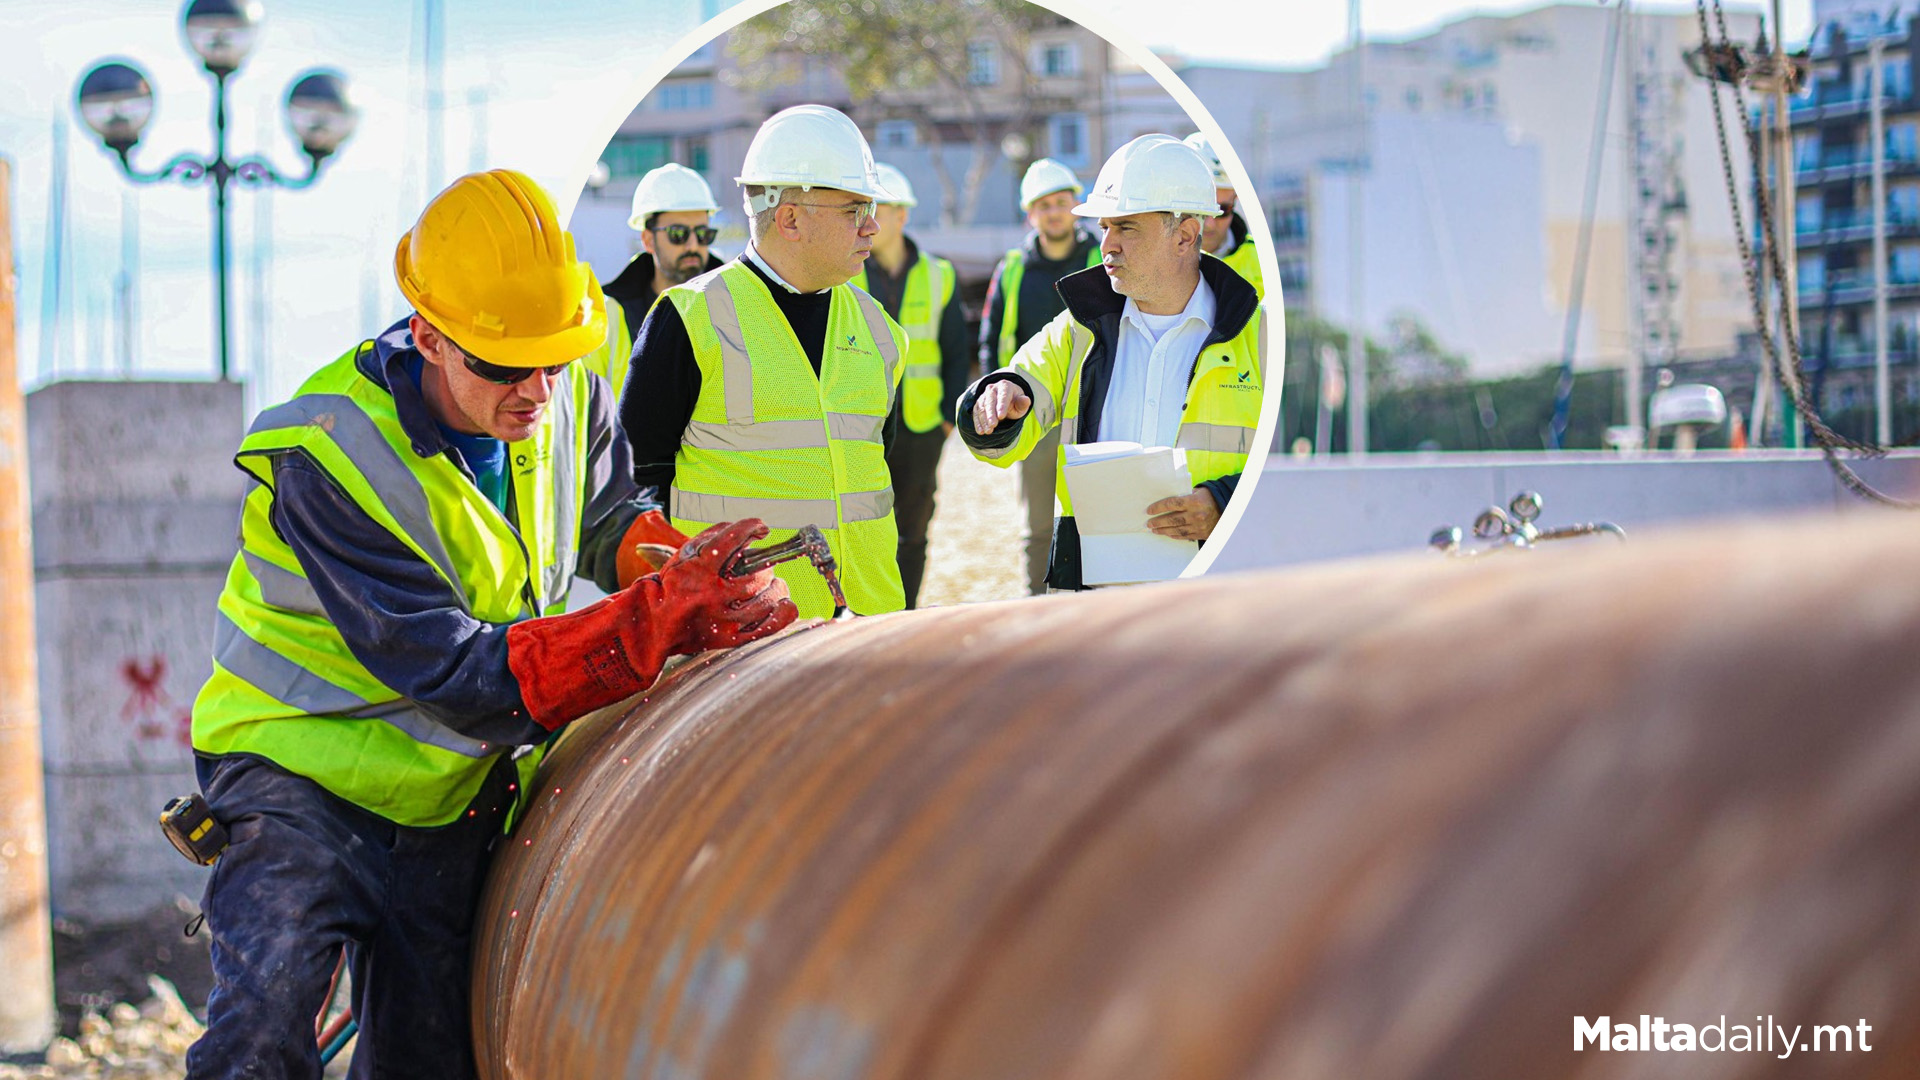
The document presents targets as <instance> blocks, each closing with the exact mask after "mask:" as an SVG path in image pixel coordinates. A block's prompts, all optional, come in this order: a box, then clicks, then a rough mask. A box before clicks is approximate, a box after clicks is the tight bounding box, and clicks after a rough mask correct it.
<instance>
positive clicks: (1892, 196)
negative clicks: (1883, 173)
mask: <svg viewBox="0 0 1920 1080" xmlns="http://www.w3.org/2000/svg"><path fill="white" fill-rule="evenodd" d="M1887 221H1888V222H1889V223H1891V224H1895V225H1911V224H1913V223H1915V222H1920V187H1914V186H1912V185H1910V184H1909V185H1902V186H1900V187H1896V188H1892V189H1890V190H1888V192H1887Z"/></svg>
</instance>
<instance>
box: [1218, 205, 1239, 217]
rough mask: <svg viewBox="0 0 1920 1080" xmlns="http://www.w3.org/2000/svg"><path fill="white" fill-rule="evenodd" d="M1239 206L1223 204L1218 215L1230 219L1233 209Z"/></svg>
mask: <svg viewBox="0 0 1920 1080" xmlns="http://www.w3.org/2000/svg"><path fill="white" fill-rule="evenodd" d="M1239 205H1240V204H1239V203H1238V202H1223V203H1221V204H1220V213H1221V215H1222V216H1227V217H1231V216H1232V214H1233V211H1234V208H1235V207H1237V206H1239Z"/></svg>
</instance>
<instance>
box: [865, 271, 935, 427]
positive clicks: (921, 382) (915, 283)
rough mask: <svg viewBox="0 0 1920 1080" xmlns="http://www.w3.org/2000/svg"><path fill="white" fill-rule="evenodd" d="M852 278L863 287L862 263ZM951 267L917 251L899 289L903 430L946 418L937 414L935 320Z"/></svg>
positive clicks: (927, 425) (925, 425)
mask: <svg viewBox="0 0 1920 1080" xmlns="http://www.w3.org/2000/svg"><path fill="white" fill-rule="evenodd" d="M854 284H855V285H856V286H858V287H859V288H861V289H862V290H863V291H864V290H865V288H866V284H867V272H866V270H865V268H864V267H863V268H862V269H861V271H860V274H859V276H858V277H856V278H855V279H854ZM953 287H954V276H953V268H952V266H951V265H949V264H948V263H947V262H946V261H945V260H944V259H941V258H939V257H937V256H933V255H927V254H925V253H922V254H921V255H920V257H919V258H917V259H915V260H914V262H913V266H912V267H910V268H909V269H908V270H907V279H906V281H904V282H903V283H902V284H901V290H900V328H901V329H903V330H905V331H906V332H907V360H906V363H907V370H906V375H905V377H904V378H903V379H902V381H901V386H900V420H901V422H902V423H904V424H905V425H906V426H907V430H908V431H912V432H915V433H918V434H924V433H926V432H929V431H932V430H934V429H935V428H937V427H939V426H940V424H941V422H942V421H943V420H946V419H949V418H948V417H944V416H942V415H941V414H940V405H941V399H943V398H944V397H946V383H945V381H944V380H943V379H942V378H941V374H940V366H941V364H940V361H941V355H940V320H941V318H942V317H943V316H944V315H945V314H946V308H947V304H948V302H949V301H951V299H952V294H953Z"/></svg>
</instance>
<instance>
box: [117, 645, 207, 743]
mask: <svg viewBox="0 0 1920 1080" xmlns="http://www.w3.org/2000/svg"><path fill="white" fill-rule="evenodd" d="M120 678H121V680H122V681H124V682H125V683H126V684H127V687H128V689H129V690H130V691H131V692H130V693H129V694H128V695H127V703H126V704H125V705H122V706H121V707H120V719H122V720H124V721H126V722H128V723H130V724H132V725H133V734H134V737H135V738H138V739H139V740H141V741H142V742H157V741H160V740H163V739H169V738H171V739H172V740H173V741H174V742H176V743H178V744H180V745H181V746H191V745H192V744H193V732H192V728H193V710H192V709H185V708H181V707H180V706H179V705H178V704H177V703H176V702H175V701H174V700H173V697H172V695H170V694H168V693H167V691H166V688H165V687H163V686H161V685H160V684H161V683H163V682H165V681H166V678H167V658H166V657H164V656H160V655H158V654H155V655H153V656H150V657H147V658H146V659H144V660H142V659H139V658H136V657H129V658H127V659H125V660H122V661H120Z"/></svg>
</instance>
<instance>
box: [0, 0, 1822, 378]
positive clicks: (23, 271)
mask: <svg viewBox="0 0 1920 1080" xmlns="http://www.w3.org/2000/svg"><path fill="white" fill-rule="evenodd" d="M264 2H265V8H266V22H265V25H264V27H263V29H262V32H261V33H260V35H259V38H258V40H257V42H256V44H255V47H254V51H253V53H252V55H251V56H250V57H249V58H248V60H247V62H246V65H245V67H244V68H243V69H242V71H241V72H240V73H239V75H238V76H236V77H235V78H234V79H232V80H231V81H230V109H231V123H230V125H229V133H230V134H229V151H230V153H229V156H230V157H238V156H241V155H245V154H252V153H260V154H262V155H264V156H266V157H267V158H269V159H271V160H272V161H273V162H274V163H275V165H276V167H278V168H280V169H281V170H282V171H287V172H298V171H300V170H301V169H302V168H303V167H304V164H305V162H304V158H303V156H302V155H301V154H300V153H299V151H298V149H297V147H296V145H295V144H294V142H293V140H292V138H291V137H290V136H289V135H287V133H286V131H285V129H284V127H283V125H282V122H281V118H280V112H281V108H280V103H281V100H282V98H283V97H284V94H285V92H286V87H287V86H288V85H289V84H290V83H291V82H292V80H293V78H294V77H295V75H296V74H297V73H299V72H300V71H302V70H303V69H306V68H309V67H331V68H335V69H337V70H339V71H341V72H343V73H344V74H345V75H346V77H347V79H348V83H349V88H350V89H349V93H350V95H351V96H352V98H353V100H354V103H355V104H356V105H357V106H358V107H359V108H360V110H361V114H362V115H361V122H360V127H359V130H358V131H357V132H356V133H355V134H354V136H353V137H352V138H351V139H350V140H349V141H348V142H347V144H346V145H345V146H344V147H342V149H341V152H340V153H339V154H338V155H336V157H335V159H334V160H332V161H330V162H329V163H328V165H327V168H326V170H325V172H324V173H323V174H322V176H321V178H320V180H319V182H318V183H317V184H315V185H314V186H313V187H312V188H310V189H307V190H304V191H292V192H276V193H272V194H262V193H260V192H259V191H256V190H237V191H234V192H233V193H232V195H231V202H232V206H233V213H232V222H233V228H234V273H233V278H232V280H233V291H232V300H233V306H234V311H235V326H234V332H233V335H232V338H233V348H234V363H235V368H236V371H237V372H238V373H240V374H241V375H243V376H245V377H246V378H247V379H248V383H249V386H248V405H249V409H250V411H251V410H257V409H259V408H262V407H265V406H266V405H269V404H272V403H273V402H274V401H278V400H281V399H283V398H284V397H285V396H287V395H288V394H290V393H292V391H293V390H294V389H295V388H296V387H297V385H298V383H299V381H300V380H301V379H302V378H304V377H305V375H306V374H307V373H310V372H311V371H313V370H314V369H315V368H317V367H319V366H320V365H321V364H324V363H325V362H327V361H329V360H331V359H332V358H333V357H334V356H336V355H338V354H339V353H340V352H342V351H344V350H345V349H346V348H347V347H348V346H349V345H351V344H352V343H353V342H354V341H356V340H358V339H359V338H360V337H361V336H363V335H366V334H371V333H373V332H374V331H376V330H378V329H379V328H380V327H381V326H383V325H385V323H386V322H388V321H390V320H391V319H393V318H396V317H398V316H399V315H400V314H403V311H402V310H401V309H400V307H399V304H400V300H399V298H398V296H397V294H396V292H395V290H394V289H393V287H392V284H391V265H392V253H393V248H394V245H395V243H396V242H397V241H398V239H399V237H400V235H401V233H402V232H404V231H405V228H406V226H407V225H408V224H410V223H411V221H412V218H413V216H414V215H415V214H417V212H418V209H419V207H420V206H421V205H422V204H423V203H424V202H425V200H426V198H427V197H428V196H429V195H430V194H431V192H432V191H433V190H437V189H438V187H439V186H440V185H441V184H442V183H444V181H445V180H448V179H451V178H452V177H454V176H457V175H459V173H461V172H464V171H467V170H469V169H471V168H477V167H492V166H509V167H513V168H519V169H523V170H525V171H527V172H528V173H530V174H531V175H533V176H534V177H535V179H537V180H539V181H540V182H542V183H543V184H546V185H548V187H549V190H551V191H553V192H554V194H555V195H556V197H557V198H561V199H562V200H563V202H565V201H567V198H568V196H567V193H569V192H571V191H573V190H577V188H578V185H579V182H580V180H581V179H582V178H583V177H584V175H585V173H586V170H587V168H588V167H589V166H590V165H591V164H592V161H593V158H594V156H595V153H596V152H597V150H598V148H599V147H600V146H602V145H603V144H604V143H605V140H606V138H607V137H608V136H609V135H611V133H612V132H613V130H614V128H615V127H616V126H617V125H618V123H619V121H620V119H621V118H622V117H624V116H625V115H626V114H627V113H628V111H629V110H630V108H631V106H632V105H633V103H634V102H635V101H637V100H638V99H639V98H640V97H641V95H642V94H643V93H644V92H645V90H646V88H647V86H649V85H650V84H651V82H652V81H653V76H652V74H651V73H650V72H649V68H650V67H652V68H653V69H654V70H659V69H660V67H662V66H664V65H666V64H669V63H670V62H671V60H670V55H673V56H677V55H679V53H680V52H681V51H684V50H680V49H677V48H676V46H677V45H678V43H679V42H680V41H681V39H682V38H686V37H687V36H688V35H690V34H692V33H693V32H694V31H695V30H696V29H697V28H698V27H699V26H700V24H701V22H702V21H703V19H704V17H705V16H709V15H712V14H713V13H714V12H715V11H716V10H717V9H719V8H725V7H729V6H731V4H730V0H572V2H570V3H568V4H564V5H549V4H532V3H527V2H525V0H445V8H446V9H447V11H446V19H445V24H444V30H443V33H444V39H443V40H444V41H445V58H446V60H445V68H444V70H445V73H446V74H445V89H444V96H443V100H444V101H445V103H446V107H445V109H444V110H443V115H444V117H445V120H444V136H443V140H442V145H443V146H444V151H443V154H442V160H441V168H440V170H439V171H438V174H437V178H436V179H434V180H431V181H430V179H429V176H428V168H427V164H426V161H425V160H424V155H423V154H419V153H409V152H408V148H409V147H414V146H419V145H421V144H422V143H424V141H425V137H426V128H425V124H426V121H425V119H424V116H425V113H424V110H423V109H422V108H421V107H420V105H421V102H420V100H419V97H420V91H419V90H418V88H416V87H414V86H413V85H412V82H411V80H410V79H409V74H410V72H411V70H412V64H411V60H412V57H413V54H414V50H415V49H416V48H417V47H418V46H417V45H416V41H417V35H416V33H415V28H416V20H417V19H418V15H417V13H416V11H415V8H416V6H417V5H416V4H414V3H409V2H400V0H264ZM1084 2H1085V0H1052V6H1055V7H1057V8H1060V9H1062V10H1064V11H1065V12H1066V13H1067V14H1069V15H1072V14H1074V13H1075V5H1076V4H1081V3H1084ZM1568 2H1573V3H1588V2H1595V0H1568ZM1615 2H1618V0H1615ZM1729 2H1730V6H1739V5H1733V4H1731V0H1729ZM1362 4H1363V15H1362V18H1363V26H1364V28H1365V31H1366V33H1367V35H1368V36H1369V37H1370V38H1387V39H1394V38H1404V37H1409V36H1415V35H1417V34H1419V33H1421V32H1424V31H1426V30H1430V29H1432V28H1434V27H1436V26H1438V25H1440V24H1442V23H1445V22H1449V21H1452V20H1454V19H1458V18H1462V17H1465V16H1468V15H1471V14H1476V13H1498V12H1511V11H1520V10H1526V9H1530V8H1533V7H1538V6H1541V0H1480V2H1477V3H1476V2H1470V0H1362ZM1643 6H1655V5H1643ZM1749 6H1751V5H1749ZM183 7H184V4H180V5H174V4H169V3H165V2H155V0H70V2H68V3H65V4H57V5H55V4H46V3H43V2H39V0H0V156H4V157H6V158H7V159H8V160H9V161H10V162H11V165H12V177H13V179H12V192H11V202H12V207H13V221H12V230H13V253H14V259H15V265H16V271H17V276H18V281H19V296H18V308H19V311H18V316H19V332H18V335H17V341H18V343H19V356H18V363H19V370H20V373H21V378H22V381H23V382H24V383H25V384H26V385H27V386H28V387H29V388H31V387H33V386H35V385H39V384H42V383H44V382H46V381H48V380H50V379H52V378H56V377H58V378H72V377H98V378H104V377H115V376H117V375H119V374H120V368H119V360H118V358H117V356H116V354H117V352H118V347H117V343H118V338H117V335H116V334H115V332H114V314H113V313H114V311H115V288H114V278H115V276H116V273H117V272H118V270H119V269H120V267H121V266H122V265H123V241H124V239H125V237H126V235H127V234H126V233H124V232H123V230H122V227H121V225H122V220H123V215H124V214H127V213H128V212H129V211H131V212H132V214H133V216H134V217H135V218H136V219H137V221H138V228H137V230H136V231H135V232H134V234H133V235H134V236H135V237H136V238H137V265H138V266H139V267H140V270H141V272H140V274H139V275H138V277H137V281H136V287H135V288H134V289H133V290H131V293H132V303H133V310H134V311H135V312H136V314H137V319H136V330H135V335H134V337H133V340H132V342H131V351H132V354H133V361H134V363H133V371H134V373H135V374H136V375H138V376H140V377H151V378H176V377H177V378H193V377H204V376H207V375H211V374H212V373H213V372H214V371H215V369H216V360H215V356H216V352H215V346H214V336H215V335H214V321H213V316H212V310H213V288H212V284H211V282H212V274H211V270H210V268H209V267H210V262H211V255H210V252H211V241H210V236H211V226H210V222H211V212H210V209H209V206H210V195H209V192H208V190H207V189H206V188H205V187H192V188H188V187H184V186H181V185H179V184H177V183H169V184H164V185H149V186H136V185H133V184H130V183H128V182H127V181H125V180H124V179H122V178H121V177H120V175H119V172H118V169H117V167H116V166H115V164H114V163H113V159H112V156H111V155H110V154H109V153H108V152H107V151H105V150H104V149H102V148H101V147H100V145H99V144H98V142H97V141H96V140H95V138H94V136H93V134H92V132H91V131H89V130H88V129H86V128H85V127H84V125H81V124H80V123H78V121H77V119H76V118H75V117H74V114H73V110H72V100H73V89H74V87H75V85H76V84H77V82H78V80H79V78H80V77H81V75H82V74H83V73H84V72H85V71H86V70H87V69H88V68H89V67H90V66H91V65H92V64H93V63H95V62H96V61H98V60H101V59H107V58H120V59H127V58H130V59H132V60H133V61H134V62H136V63H137V64H139V66H141V67H142V68H143V69H145V71H146V72H147V74H148V77H149V79H150V80H151V82H152V84H153V87H154V91H155V96H156V101H157V105H156V111H155V116H154V120H153V123H152V124H150V125H149V127H148V129H147V131H146V132H144V133H143V137H142V143H141V146H140V147H139V148H138V149H137V150H136V151H135V154H134V160H135V163H136V164H137V165H140V166H142V167H145V168H154V167H157V166H158V165H159V164H160V163H161V162H163V161H165V160H166V159H167V158H168V157H170V156H172V155H173V154H175V153H179V152H181V151H185V150H195V151H201V152H204V151H206V150H208V149H210V146H209V143H210V141H211V135H210V124H209V123H208V115H209V112H210V109H211V80H210V79H209V78H208V77H207V76H206V75H205V74H204V72H202V71H201V69H200V68H199V65H198V60H197V58H195V57H194V56H193V55H192V54H191V52H190V51H189V50H188V49H187V47H186V45H185V43H184V40H183V39H182V38H181V36H180V33H179V30H178V25H179V14H180V11H181V9H182V8H183ZM1100 9H1101V12H1102V14H1103V15H1104V21H1103V22H1102V23H1101V25H1103V26H1108V25H1110V26H1112V27H1114V28H1115V29H1116V30H1119V31H1122V32H1124V33H1125V34H1126V35H1128V36H1130V37H1131V38H1132V40H1133V42H1134V43H1135V44H1140V45H1145V46H1147V47H1150V48H1153V49H1155V50H1157V51H1162V52H1169V51H1170V52H1174V53H1178V54H1180V55H1182V56H1185V57H1188V58H1194V59H1207V60H1217V61H1225V62H1231V63H1247V64H1266V65H1281V66H1289V67H1301V66H1311V65H1313V64H1315V63H1317V62H1319V61H1321V60H1323V59H1324V58H1325V57H1326V56H1328V55H1329V54H1330V53H1332V52H1334V51H1336V50H1337V49H1339V48H1341V47H1342V46H1343V44H1344V42H1345V39H1346V36H1347V5H1346V4H1344V3H1340V2H1339V0H1257V2H1253V0H1185V2H1184V3H1182V4H1180V5H1179V6H1178V12H1179V17H1178V18H1177V19H1174V18H1170V17H1169V5H1168V4H1167V3H1166V0H1101V2H1100ZM1785 19H1786V23H1787V37H1788V40H1789V41H1790V42H1797V41H1800V40H1804V38H1805V37H1806V36H1807V34H1808V32H1809V30H1810V28H1811V27H1810V23H1811V0H1789V2H1787V3H1786V4H1785ZM688 47H689V48H690V47H691V42H690V41H689V43H688ZM56 128H63V129H64V132H63V133H57V132H56ZM61 141H64V142H65V152H66V160H67V168H68V177H69V188H68V196H67V214H66V232H67V238H68V244H67V248H66V250H67V251H68V253H69V264H70V265H69V266H68V268H67V269H66V271H65V273H64V274H63V276H62V279H61V280H62V282H63V283H64V284H63V288H62V293H63V295H64V297H65V301H64V305H63V306H64V308H65V311H66V312H67V316H66V318H65V319H64V320H63V321H62V322H61V323H60V324H59V326H60V329H59V330H58V331H57V332H55V333H51V334H49V333H45V332H43V329H42V325H41V324H42V312H43V309H44V308H45V307H46V303H47V299H48V290H47V287H46V286H47V282H48V280H49V275H48V265H47V258H46V253H47V250H48V237H49V234H50V232H51V229H50V222H49V206H50V188H51V175H52V171H53V162H54V160H55V156H56V153H57V149H58V147H57V144H58V143H59V142H61ZM261 262H271V264H272V266H273V272H272V273H271V274H267V275H261V274H257V273H255V272H253V270H254V267H255V266H256V265H258V264H260V263H261ZM256 310H259V311H263V312H264V313H265V317H264V318H263V319H261V320H259V321H258V323H257V324H256V321H255V320H254V319H252V318H251V316H252V314H253V312H254V311H256Z"/></svg>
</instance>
